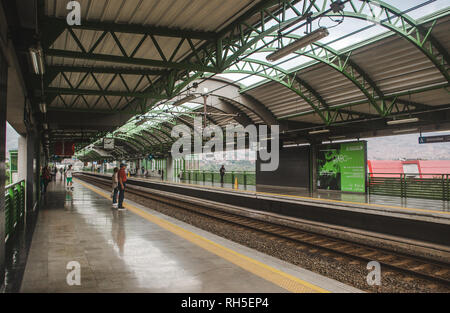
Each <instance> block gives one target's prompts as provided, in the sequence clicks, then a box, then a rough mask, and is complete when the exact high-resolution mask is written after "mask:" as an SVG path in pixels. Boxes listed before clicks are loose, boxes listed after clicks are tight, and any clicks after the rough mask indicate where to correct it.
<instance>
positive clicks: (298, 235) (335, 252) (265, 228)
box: [82, 176, 450, 288]
mask: <svg viewBox="0 0 450 313" xmlns="http://www.w3.org/2000/svg"><path fill="white" fill-rule="evenodd" d="M82 180H85V181H87V182H90V183H93V184H95V185H97V186H99V187H106V188H110V184H108V183H106V182H105V180H103V179H99V178H93V177H87V176H83V177H82ZM127 192H128V193H132V194H134V195H135V196H138V197H141V198H144V199H150V200H154V201H160V202H163V203H167V204H169V205H171V206H174V207H176V208H178V209H181V210H188V211H190V212H191V213H193V214H199V215H202V216H206V217H209V218H213V219H216V220H219V221H221V222H225V223H230V224H233V225H238V226H240V227H242V228H243V229H246V230H248V231H252V232H257V233H259V234H260V235H262V236H264V237H266V239H273V240H283V241H285V242H286V243H287V244H289V245H291V246H292V247H293V248H294V247H295V248H297V249H309V250H310V251H313V252H315V253H321V254H322V255H324V256H327V257H330V256H331V257H333V258H337V259H341V260H342V258H345V259H347V260H348V261H349V262H359V263H360V264H362V265H363V266H365V265H366V264H367V263H368V262H370V261H377V262H379V263H380V264H381V266H382V268H383V269H384V270H386V269H390V270H392V271H397V272H401V273H404V274H407V275H410V276H412V277H413V278H422V279H426V280H428V281H430V282H432V283H440V284H442V285H444V286H445V287H446V288H450V264H447V263H439V262H437V261H430V260H426V259H424V258H419V257H414V256H408V255H403V254H399V253H396V252H392V251H389V250H383V249H380V248H373V247H370V246H364V245H362V244H357V243H353V242H350V241H345V240H342V239H336V238H333V237H329V236H325V235H319V234H315V233H312V232H307V231H303V230H299V229H296V228H292V227H288V226H283V225H278V224H275V223H272V222H266V221H260V220H256V219H252V218H250V217H246V216H241V215H238V214H232V213H229V212H223V211H220V210H218V209H213V208H206V207H205V205H203V206H202V204H201V203H199V204H198V205H193V204H191V203H187V202H182V201H180V200H173V199H168V198H167V197H163V196H161V195H157V194H152V193H150V192H144V191H140V190H135V189H132V188H128V189H127Z"/></svg>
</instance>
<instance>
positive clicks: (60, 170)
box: [59, 167, 64, 181]
mask: <svg viewBox="0 0 450 313" xmlns="http://www.w3.org/2000/svg"><path fill="white" fill-rule="evenodd" d="M59 174H61V181H62V180H63V177H64V169H63V168H62V167H60V168H59Z"/></svg>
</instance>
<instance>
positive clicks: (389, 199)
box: [88, 172, 450, 218]
mask: <svg viewBox="0 0 450 313" xmlns="http://www.w3.org/2000/svg"><path fill="white" fill-rule="evenodd" d="M88 174H89V172H88ZM98 175H102V174H98ZM106 176H108V175H106ZM131 178H132V179H137V180H144V181H145V180H149V181H154V182H162V183H173V184H182V185H186V186H202V187H205V188H210V189H223V190H227V191H232V192H245V193H253V194H255V195H258V194H259V195H264V196H274V197H281V198H283V197H285V198H288V199H298V200H309V201H319V202H331V203H348V204H356V205H365V206H368V207H371V208H373V209H376V208H379V209H381V210H383V209H390V210H403V211H406V212H408V211H410V212H422V213H423V214H425V215H427V214H429V215H433V214H434V213H437V214H438V216H442V217H443V218H445V217H448V218H450V201H445V200H433V199H421V198H410V197H396V196H388V195H375V194H358V193H349V192H340V191H328V190H318V191H316V192H310V191H309V190H308V189H307V188H297V187H285V186H269V185H243V184H239V185H238V186H237V188H236V186H235V185H233V184H229V183H223V184H221V183H211V182H208V181H205V182H203V181H188V180H173V181H170V180H169V181H167V180H164V181H163V180H161V178H147V177H143V176H134V177H131Z"/></svg>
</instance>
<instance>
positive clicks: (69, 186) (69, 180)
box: [66, 165, 73, 190]
mask: <svg viewBox="0 0 450 313" xmlns="http://www.w3.org/2000/svg"><path fill="white" fill-rule="evenodd" d="M66 179H67V189H71V190H73V187H72V165H69V168H68V169H67V171H66Z"/></svg>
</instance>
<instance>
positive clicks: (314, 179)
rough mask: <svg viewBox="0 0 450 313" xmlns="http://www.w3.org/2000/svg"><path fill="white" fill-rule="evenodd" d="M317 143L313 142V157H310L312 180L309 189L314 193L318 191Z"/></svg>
mask: <svg viewBox="0 0 450 313" xmlns="http://www.w3.org/2000/svg"><path fill="white" fill-rule="evenodd" d="M317 148H318V146H317V144H311V152H310V153H311V157H310V165H309V167H310V169H311V174H310V177H311V182H310V187H309V190H310V191H311V192H312V193H314V192H316V191H317Z"/></svg>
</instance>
